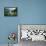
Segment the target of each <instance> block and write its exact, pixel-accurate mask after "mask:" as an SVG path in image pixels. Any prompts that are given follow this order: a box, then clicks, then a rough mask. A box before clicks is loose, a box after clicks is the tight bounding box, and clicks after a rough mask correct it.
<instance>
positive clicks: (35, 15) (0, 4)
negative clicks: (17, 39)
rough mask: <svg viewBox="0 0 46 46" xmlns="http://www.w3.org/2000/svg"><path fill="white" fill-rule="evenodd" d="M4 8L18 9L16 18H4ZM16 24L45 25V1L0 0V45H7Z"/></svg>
mask: <svg viewBox="0 0 46 46" xmlns="http://www.w3.org/2000/svg"><path fill="white" fill-rule="evenodd" d="M4 7H18V16H17V17H4ZM17 24H46V0H0V44H1V43H2V44H3V43H4V44H5V43H8V39H7V36H8V34H9V32H11V31H12V32H17V31H18V30H17Z"/></svg>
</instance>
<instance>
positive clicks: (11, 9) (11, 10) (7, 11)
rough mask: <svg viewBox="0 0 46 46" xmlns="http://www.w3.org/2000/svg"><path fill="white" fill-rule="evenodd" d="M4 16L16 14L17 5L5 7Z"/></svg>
mask: <svg viewBox="0 0 46 46" xmlns="http://www.w3.org/2000/svg"><path fill="white" fill-rule="evenodd" d="M4 16H17V7H5V8H4Z"/></svg>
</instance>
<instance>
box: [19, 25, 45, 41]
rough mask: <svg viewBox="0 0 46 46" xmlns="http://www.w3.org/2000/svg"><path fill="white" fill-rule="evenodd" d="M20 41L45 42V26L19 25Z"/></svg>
mask: <svg viewBox="0 0 46 46" xmlns="http://www.w3.org/2000/svg"><path fill="white" fill-rule="evenodd" d="M19 28H20V30H19V31H20V40H31V41H46V25H19Z"/></svg>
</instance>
